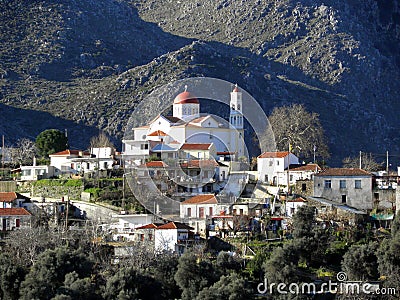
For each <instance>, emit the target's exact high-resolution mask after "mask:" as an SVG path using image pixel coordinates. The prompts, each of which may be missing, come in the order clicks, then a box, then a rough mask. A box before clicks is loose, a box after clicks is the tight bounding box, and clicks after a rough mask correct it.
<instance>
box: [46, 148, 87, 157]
mask: <svg viewBox="0 0 400 300" xmlns="http://www.w3.org/2000/svg"><path fill="white" fill-rule="evenodd" d="M80 154H83V155H89V154H90V153H89V152H87V151H81V150H69V149H67V150H64V151H60V152H57V153H53V154H50V155H49V156H69V155H80Z"/></svg>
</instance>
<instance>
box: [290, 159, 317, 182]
mask: <svg viewBox="0 0 400 300" xmlns="http://www.w3.org/2000/svg"><path fill="white" fill-rule="evenodd" d="M320 171H321V167H320V166H319V165H318V164H307V165H301V166H293V167H292V166H291V167H290V168H289V177H290V182H291V183H292V182H296V181H297V180H307V179H308V180H313V178H314V175H315V174H317V173H318V172H320Z"/></svg>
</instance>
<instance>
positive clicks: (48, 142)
mask: <svg viewBox="0 0 400 300" xmlns="http://www.w3.org/2000/svg"><path fill="white" fill-rule="evenodd" d="M36 147H37V149H38V150H39V154H40V155H42V156H44V157H47V156H49V154H52V153H56V152H59V151H62V150H65V149H67V147H68V138H67V137H66V136H65V134H64V133H63V132H61V131H60V130H57V129H47V130H45V131H42V132H41V133H39V135H38V136H37V137H36Z"/></svg>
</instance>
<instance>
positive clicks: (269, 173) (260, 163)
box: [257, 151, 299, 185]
mask: <svg viewBox="0 0 400 300" xmlns="http://www.w3.org/2000/svg"><path fill="white" fill-rule="evenodd" d="M290 165H299V159H298V158H297V156H296V155H294V154H293V153H290V152H288V151H281V152H264V153H262V154H261V155H259V156H258V157H257V171H258V180H259V181H261V182H265V183H267V184H270V185H287V183H288V176H289V184H294V183H295V182H296V180H295V178H294V177H293V176H292V177H291V178H290ZM288 167H289V170H288ZM288 171H289V172H288Z"/></svg>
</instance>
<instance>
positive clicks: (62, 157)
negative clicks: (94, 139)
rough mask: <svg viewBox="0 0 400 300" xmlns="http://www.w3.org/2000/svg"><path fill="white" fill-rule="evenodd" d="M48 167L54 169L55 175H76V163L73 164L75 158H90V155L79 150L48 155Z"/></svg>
mask: <svg viewBox="0 0 400 300" xmlns="http://www.w3.org/2000/svg"><path fill="white" fill-rule="evenodd" d="M49 157H50V166H53V167H55V168H56V172H55V173H56V174H55V175H60V174H63V173H77V172H78V169H77V163H76V162H73V161H72V160H73V159H76V158H90V153H89V152H87V151H80V150H69V149H67V150H64V151H60V152H57V153H53V154H50V155H49Z"/></svg>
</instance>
